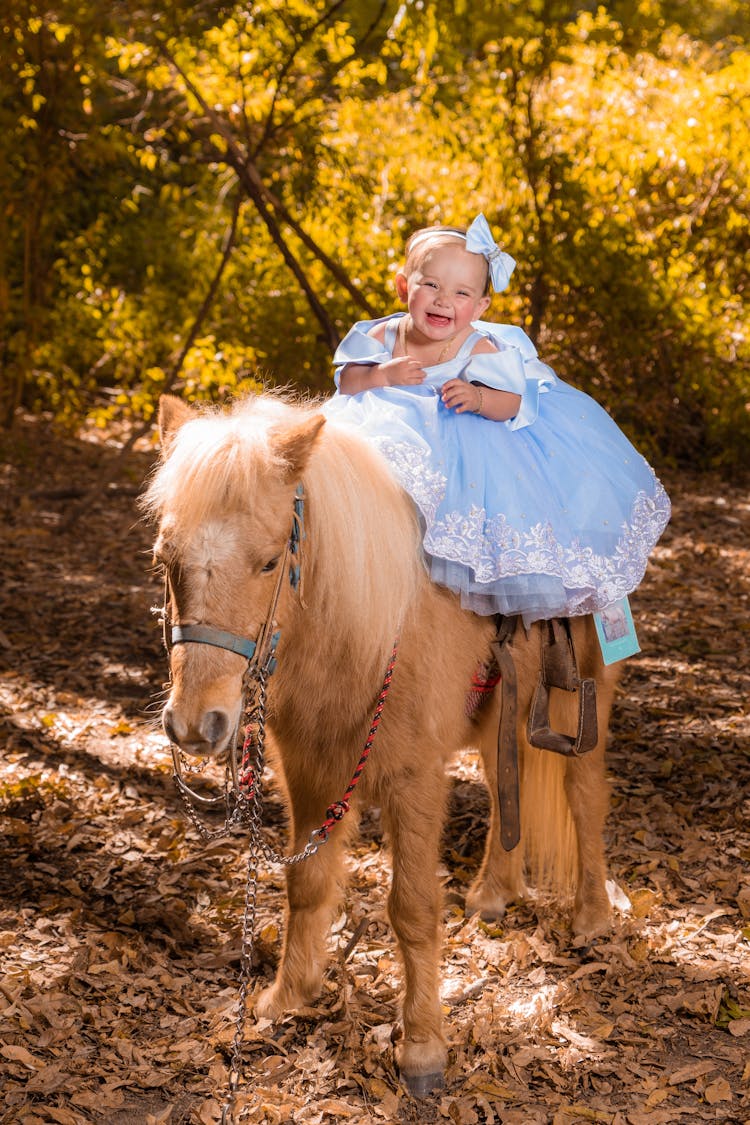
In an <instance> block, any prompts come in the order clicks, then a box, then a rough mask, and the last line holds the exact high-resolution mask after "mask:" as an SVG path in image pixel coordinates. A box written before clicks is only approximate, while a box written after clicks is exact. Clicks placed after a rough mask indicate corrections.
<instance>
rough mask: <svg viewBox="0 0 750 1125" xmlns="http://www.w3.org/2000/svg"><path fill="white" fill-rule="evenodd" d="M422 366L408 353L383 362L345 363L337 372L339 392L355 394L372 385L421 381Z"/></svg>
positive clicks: (370, 388) (367, 389)
mask: <svg viewBox="0 0 750 1125" xmlns="http://www.w3.org/2000/svg"><path fill="white" fill-rule="evenodd" d="M423 382H424V368H423V367H422V365H421V364H420V363H418V362H417V360H416V359H412V358H411V357H410V356H408V355H402V356H399V357H398V359H389V360H386V362H385V363H347V365H346V367H342V368H341V372H340V374H339V393H340V394H342V395H356V394H358V392H359V391H370V390H372V389H373V387H395V386H404V385H405V384H407V383H412V384H413V383H423Z"/></svg>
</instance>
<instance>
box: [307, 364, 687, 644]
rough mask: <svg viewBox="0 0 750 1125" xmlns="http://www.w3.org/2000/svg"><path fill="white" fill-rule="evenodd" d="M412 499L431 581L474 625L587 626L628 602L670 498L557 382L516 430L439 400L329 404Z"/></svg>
mask: <svg viewBox="0 0 750 1125" xmlns="http://www.w3.org/2000/svg"><path fill="white" fill-rule="evenodd" d="M324 412H325V413H326V415H327V417H328V418H329V419H330V420H331V421H332V422H337V423H341V424H345V425H347V426H351V427H354V428H355V429H356V430H357V431H358V432H360V433H361V434H362V436H363V437H365V438H367V439H368V440H369V441H371V442H372V443H373V444H374V445H375V446H376V447H377V448H378V449H379V450H380V452H381V453H382V455H383V456H384V457H385V459H386V460H387V462H388V464H389V465H390V467H391V470H392V472H393V474H394V475H395V477H396V479H397V480H398V481H399V483H400V484H401V485H402V486H403V487H404V488H405V489H406V490H407V491H408V492H409V494H410V495H411V496H412V498H413V500H414V502H415V504H416V506H417V509H418V511H419V513H420V516H421V520H422V524H423V530H424V550H425V557H426V562H427V565H428V567H429V570H430V574H431V576H432V578H433V579H434V580H435V581H436V582H438V583H440V584H441V585H443V586H447V587H448V588H449V589H451V590H454V591H455V592H457V593H458V594H460V597H461V601H462V604H463V605H464V606H465V607H466V608H467V609H471V610H473V611H474V612H476V613H480V614H494V613H501V614H521V615H522V616H523V619H524V621H525V623H526V624H530V623H531V622H532V621H535V620H538V619H542V618H550V617H566V616H574V615H579V614H587V613H592V612H594V611H595V610H598V609H602V608H603V607H604V606H607V605H609V604H610V603H611V602H613V601H616V600H618V599H619V598H622V597H624V596H625V595H627V594H629V593H631V592H632V591H633V590H634V589H635V588H636V587H637V586H638V585H639V583H640V582H641V580H642V578H643V574H644V571H645V569H646V564H647V561H648V558H649V555H650V553H651V551H652V550H653V547H654V545H655V543H656V542H657V540H658V539H659V536H660V535H661V533H662V531H663V530H664V527H665V526H666V524H667V522H668V520H669V516H670V504H669V498H668V497H667V494H666V492H665V491H664V488H663V487H662V485H661V484H660V482H659V481H658V480H657V478H656V476H655V475H654V472H653V470H652V469H651V467H650V466H649V464H648V463H647V462H646V461H645V460H644V458H643V457H642V456H641V455H640V454H639V453H638V452H637V451H636V450H635V449H634V448H633V446H632V445H631V443H630V442H629V441H628V439H627V438H626V437H625V435H624V434H623V433H622V431H621V430H620V429H619V427H618V426H617V425H616V423H615V422H614V421H613V420H612V419H611V418H610V416H609V415H608V414H607V413H606V411H605V410H603V409H602V407H600V406H599V405H598V403H596V402H595V401H594V400H593V399H592V398H590V397H589V396H588V395H586V394H584V393H583V392H582V391H578V390H576V389H575V388H573V387H571V386H569V385H568V384H566V383H563V382H561V381H560V380H557V381H556V382H555V383H554V384H553V385H552V386H551V387H550V388H549V389H548V390H547V392H546V393H545V394H543V395H541V396H540V408H539V414H538V417H537V418H536V420H535V421H534V422H533V423H532V424H531V425H529V426H525V427H523V428H521V429H516V430H513V429H511V428H510V427H509V426H506V425H505V424H504V423H502V422H493V421H490V420H488V419H486V418H482V417H481V416H479V415H475V414H458V415H457V414H455V413H454V412H452V411H450V410H448V409H446V407H444V406H443V404H442V402H441V399H440V395H439V391H437V390H436V389H435V388H433V387H426V386H420V387H408V388H407V387H382V388H377V389H374V390H371V391H363V392H361V393H360V394H357V395H341V394H336V395H334V396H333V398H331V399H330V400H329V401H328V402H327V403H326V405H325V407H324Z"/></svg>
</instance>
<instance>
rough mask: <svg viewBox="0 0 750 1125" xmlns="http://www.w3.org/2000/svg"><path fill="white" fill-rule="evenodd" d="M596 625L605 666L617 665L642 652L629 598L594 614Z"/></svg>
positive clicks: (621, 599) (622, 599)
mask: <svg viewBox="0 0 750 1125" xmlns="http://www.w3.org/2000/svg"><path fill="white" fill-rule="evenodd" d="M594 624H595V626H596V635H597V637H598V638H599V646H600V648H601V650H602V659H603V660H604V663H605V664H616V663H617V661H618V660H624V659H625V657H626V656H633V654H634V653H636V652H640V651H641V646H640V645H639V644H638V638H637V636H636V635H635V625H634V624H633V615H632V613H631V612H630V602H629V601H628V599H627V598H620V600H619V601H617V602H612V604H611V605H608V606H607V607H606V609H600V610H599V612H598V613H595V614H594Z"/></svg>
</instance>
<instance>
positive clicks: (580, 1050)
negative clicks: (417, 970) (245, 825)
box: [0, 421, 750, 1125]
mask: <svg viewBox="0 0 750 1125" xmlns="http://www.w3.org/2000/svg"><path fill="white" fill-rule="evenodd" d="M1 452H2V457H0V498H1V499H0V503H1V504H2V512H1V513H0V514H1V515H2V520H3V523H2V589H1V591H0V612H1V614H2V616H1V617H0V672H1V673H2V676H1V679H0V751H1V752H0V832H1V833H2V838H1V839H0V965H2V980H1V983H0V1073H1V1074H2V1076H3V1081H2V1083H0V1106H1V1107H2V1109H1V1110H0V1116H1V1117H2V1121H3V1122H7V1123H11V1122H13V1123H15V1122H19V1123H23V1125H41V1123H45V1125H46V1123H49V1122H57V1123H60V1125H77V1123H79V1122H106V1123H108V1125H125V1123H137V1122H141V1123H144V1125H147V1123H153V1125H156V1123H162V1122H169V1123H173V1125H177V1123H184V1122H194V1123H209V1122H214V1121H217V1120H218V1116H219V1109H220V1106H221V1104H222V1102H223V1100H224V1097H225V1093H226V1074H227V1070H226V1067H227V1060H228V1057H229V1049H230V1045H231V1041H232V1037H233V1034H234V1013H235V1006H236V999H237V973H238V952H239V933H240V919H241V914H242V906H243V893H244V872H245V862H246V856H245V847H244V843H243V840H242V839H238V840H236V841H234V842H233V843H231V844H227V843H226V842H225V843H222V844H218V845H214V846H213V847H208V848H207V847H205V846H203V845H201V843H200V841H199V840H198V838H197V836H196V834H195V832H194V830H193V829H192V828H186V824H185V820H184V817H183V814H182V811H181V808H180V806H179V803H178V800H177V798H176V795H175V792H174V789H173V784H172V781H171V764H170V758H169V753H168V748H167V745H166V742H165V739H164V737H163V735H161V734H160V733H159V731H158V729H157V726H156V723H155V720H154V719H153V714H154V712H153V710H150V708H149V701H150V699H151V698H152V696H153V693H154V692H155V691H157V690H158V688H159V686H160V684H161V682H162V680H163V679H164V676H165V666H164V660H163V656H162V653H161V649H160V640H159V636H158V630H157V626H156V624H155V622H154V619H153V617H152V616H151V614H150V607H151V606H152V604H153V603H154V602H155V601H156V600H157V599H158V595H159V591H158V589H157V587H156V582H155V579H154V578H153V577H152V576H151V575H150V573H149V559H148V545H149V533H148V530H147V529H146V528H144V527H143V526H141V525H139V524H138V522H137V516H136V508H135V499H136V495H137V492H138V488H139V486H140V483H141V481H142V480H143V478H144V476H145V473H146V471H147V468H148V465H149V463H150V461H151V459H152V455H151V454H150V453H149V452H148V451H146V450H143V451H141V452H139V453H137V454H134V455H132V456H130V457H129V458H127V459H126V460H125V461H124V462H123V463H121V464H119V465H113V464H112V465H111V463H113V462H114V458H115V454H116V443H114V442H112V441H109V442H108V441H102V440H94V439H93V438H92V439H85V440H75V441H74V440H72V439H69V438H68V439H63V438H61V437H60V436H59V435H56V434H54V433H53V432H52V431H51V430H50V429H48V428H47V427H46V426H45V425H44V424H41V423H38V422H36V423H35V422H31V421H29V422H27V423H25V424H23V425H22V426H21V427H20V428H19V429H18V431H17V433H16V434H15V436H14V439H13V442H12V443H11V442H10V441H9V440H8V439H7V438H6V439H4V448H3V449H2V451H1ZM110 466H111V471H112V472H114V474H115V479H114V481H113V483H111V484H110V485H108V486H106V487H104V488H102V489H101V491H100V494H99V496H98V498H97V499H96V500H95V501H94V502H93V503H92V504H91V505H90V509H89V511H88V514H87V516H86V517H85V518H84V519H81V520H79V522H77V523H75V524H73V525H71V524H70V523H69V522H68V523H66V519H67V517H68V516H69V513H70V510H71V507H72V505H73V504H74V503H75V502H76V494H77V492H78V491H79V490H80V489H82V488H83V487H85V486H86V485H87V484H89V483H92V482H93V481H94V480H95V479H96V477H97V474H101V473H102V472H103V471H104V472H105V473H106V472H109V471H110ZM665 483H666V484H667V485H668V487H669V488H670V490H671V492H672V495H673V498H674V502H675V514H674V519H673V522H672V525H671V527H670V528H669V530H668V531H667V533H666V535H665V536H664V539H663V541H662V544H661V545H660V547H659V549H658V551H657V554H656V556H655V559H654V562H653V565H652V567H651V569H650V572H649V575H648V578H647V581H646V582H645V584H644V585H643V587H642V588H641V590H640V591H639V592H638V593H637V595H636V596H635V597H634V599H633V607H634V612H635V616H636V621H637V624H638V629H639V635H640V639H641V645H642V648H643V653H642V655H641V656H639V657H637V658H635V659H633V660H631V661H629V662H628V667H627V669H626V671H625V675H624V681H623V687H622V691H621V693H620V698H619V703H618V705H617V708H616V713H615V717H614V722H613V727H612V748H611V757H610V771H611V777H612V783H613V801H612V812H611V816H610V820H609V828H608V843H609V855H610V857H611V871H612V878H613V883H614V886H613V890H614V891H615V893H616V894H617V896H618V899H619V902H620V906H621V910H620V911H618V914H617V917H616V921H615V925H614V927H613V930H612V932H611V934H609V935H608V936H607V937H606V938H605V939H603V940H601V941H598V942H596V943H594V944H592V945H590V946H588V947H586V948H576V947H575V946H574V945H573V943H572V942H571V940H570V936H569V930H568V917H567V912H566V909H565V907H564V906H560V905H557V904H548V903H544V902H537V903H534V902H529V903H526V904H523V905H521V906H519V907H516V908H514V909H513V910H512V911H511V912H510V913H509V915H508V917H507V919H506V920H505V922H504V923H503V925H502V926H497V927H487V926H484V925H482V924H480V923H479V922H478V921H477V920H476V919H468V920H467V919H466V918H464V916H463V911H462V901H463V897H464V895H465V893H466V890H467V888H468V885H469V882H470V880H471V878H472V875H473V873H474V871H475V868H476V865H477V863H478V861H479V857H480V854H481V848H482V839H483V833H484V824H485V813H486V799H485V795H484V791H483V787H482V784H481V779H480V775H479V771H478V766H477V762H476V760H475V758H474V757H473V756H472V755H471V754H469V753H467V754H466V755H465V756H464V758H463V759H462V760H461V761H459V762H457V764H456V768H455V771H454V780H453V787H452V797H451V806H450V818H449V823H448V826H447V829H446V835H445V851H444V857H443V858H444V871H443V874H444V881H445V885H446V909H445V922H446V932H445V957H444V991H443V995H444V1002H445V1009H446V1016H447V1021H448V1024H449V1028H450V1037H451V1060H450V1067H449V1071H448V1075H447V1085H446V1089H445V1090H444V1092H443V1093H442V1094H440V1095H439V1096H435V1097H433V1098H430V1099H428V1100H427V1101H425V1102H423V1103H418V1102H415V1101H414V1100H413V1099H411V1098H410V1097H409V1096H408V1095H406V1094H405V1093H404V1091H403V1090H402V1089H401V1087H400V1086H399V1083H398V1079H397V1075H396V1073H395V1071H394V1065H393V1057H392V1050H391V1039H390V1035H391V1028H392V1025H393V1021H394V1015H395V1006H396V1000H397V995H398V987H399V969H398V964H397V962H396V960H395V958H394V951H393V941H392V938H391V934H390V932H389V928H388V925H387V923H386V921H385V910H384V903H385V896H386V888H387V863H386V859H385V857H384V855H383V854H382V852H381V850H380V847H379V843H380V833H379V827H378V821H377V815H376V814H375V813H373V814H371V815H369V817H368V818H367V819H366V820H365V824H364V831H363V834H362V838H361V842H360V843H359V845H358V847H357V849H356V852H355V853H354V855H353V857H352V864H351V869H352V882H351V886H350V888H349V890H348V892H347V895H346V898H345V901H344V902H343V904H342V909H341V914H340V917H339V919H338V921H337V923H336V925H335V927H334V929H335V932H334V934H333V937H332V941H333V961H332V968H331V970H330V972H329V974H328V977H327V981H326V989H325V993H324V995H323V996H322V997H321V999H320V1002H319V1004H318V1006H317V1007H315V1008H314V1009H309V1010H305V1011H304V1012H302V1013H301V1014H297V1015H295V1016H290V1017H289V1018H287V1019H285V1020H283V1021H282V1022H281V1023H280V1024H278V1025H276V1026H272V1025H270V1024H268V1023H266V1024H265V1025H264V1024H259V1025H256V1024H253V1023H249V1024H248V1028H247V1042H246V1047H245V1075H244V1079H245V1084H244V1085H243V1087H242V1089H241V1092H240V1097H239V1099H238V1105H239V1106H240V1115H239V1116H240V1118H241V1120H243V1121H247V1122H259V1123H260V1122H264V1123H265V1122H268V1123H271V1125H276V1123H282V1122H305V1123H306V1125H316V1123H318V1122H333V1121H348V1122H352V1123H358V1122H370V1121H372V1122H382V1121H385V1122H443V1121H445V1122H454V1123H456V1125H474V1123H480V1122H481V1123H485V1122H487V1123H491V1122H498V1123H501V1125H531V1123H547V1122H550V1123H554V1125H574V1123H577V1122H592V1121H593V1122H601V1123H607V1125H625V1123H627V1125H659V1123H664V1122H679V1123H687V1122H704V1121H718V1122H748V1121H750V1050H749V1048H750V864H749V863H748V861H749V860H750V817H749V814H750V758H749V757H748V753H747V747H748V713H747V704H748V698H750V662H749V661H748V648H749V645H748V635H749V630H750V615H749V613H748V610H749V608H750V607H749V606H748V561H749V559H748V556H749V548H750V538H749V537H748V530H749V527H750V504H749V494H748V491H747V490H743V489H742V488H741V487H740V486H739V485H737V484H727V483H725V482H721V481H720V480H718V479H698V478H686V477H684V476H682V475H680V476H677V475H675V476H673V477H672V478H670V477H669V476H667V478H666V482H665ZM267 823H268V825H269V834H270V837H271V839H272V840H273V841H274V842H276V843H277V844H279V845H280V846H281V845H283V840H284V834H283V815H282V810H281V806H280V804H279V803H278V800H277V798H276V797H275V796H274V794H273V792H271V794H270V796H269V800H268V802H267ZM281 925H282V882H281V877H280V875H279V872H278V871H277V870H276V869H270V870H264V871H263V874H262V880H261V885H260V889H259V913H258V936H257V941H256V950H255V953H256V959H257V973H256V980H255V981H254V983H253V988H255V987H260V986H261V985H262V984H265V983H267V982H268V980H269V979H270V976H271V974H272V971H273V964H274V959H275V957H276V956H277V952H278V948H279V938H280V929H281Z"/></svg>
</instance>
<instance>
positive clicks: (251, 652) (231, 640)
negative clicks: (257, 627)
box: [172, 625, 257, 660]
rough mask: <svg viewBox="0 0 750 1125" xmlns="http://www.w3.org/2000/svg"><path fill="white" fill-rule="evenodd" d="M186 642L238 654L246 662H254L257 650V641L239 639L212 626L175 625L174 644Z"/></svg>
mask: <svg viewBox="0 0 750 1125" xmlns="http://www.w3.org/2000/svg"><path fill="white" fill-rule="evenodd" d="M185 642H187V643H194V644H201V645H213V646H214V647H215V648H225V649H227V650H228V651H229V652H236V653H237V655H238V656H244V657H245V659H246V660H252V658H253V657H254V656H255V649H256V648H257V645H256V643H255V641H251V640H248V638H247V637H238V636H237V634H236V633H228V632H226V630H224V629H214V628H213V626H211V625H173V626H172V644H173V645H179V644H184V643H185Z"/></svg>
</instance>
